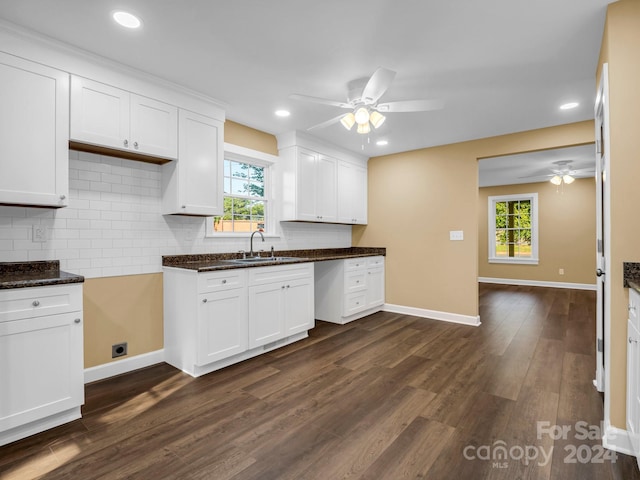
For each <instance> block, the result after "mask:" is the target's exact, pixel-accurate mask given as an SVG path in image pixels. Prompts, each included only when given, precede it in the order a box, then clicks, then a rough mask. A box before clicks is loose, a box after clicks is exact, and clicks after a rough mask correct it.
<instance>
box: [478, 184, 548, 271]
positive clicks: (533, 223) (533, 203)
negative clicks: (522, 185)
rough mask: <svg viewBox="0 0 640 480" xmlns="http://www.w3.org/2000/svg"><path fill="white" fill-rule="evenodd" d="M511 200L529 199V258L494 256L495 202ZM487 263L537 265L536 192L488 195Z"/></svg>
mask: <svg viewBox="0 0 640 480" xmlns="http://www.w3.org/2000/svg"><path fill="white" fill-rule="evenodd" d="M513 200H530V201H531V258H504V257H497V256H496V203H498V202H506V201H513ZM488 209H489V211H488V213H489V238H488V246H489V263H508V264H519V265H538V261H539V259H538V194H537V193H522V194H518V195H496V196H492V197H489V204H488Z"/></svg>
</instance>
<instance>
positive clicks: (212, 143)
mask: <svg viewBox="0 0 640 480" xmlns="http://www.w3.org/2000/svg"><path fill="white" fill-rule="evenodd" d="M222 129H223V126H222V122H219V121H217V120H214V119H211V118H208V117H204V116H202V115H198V114H196V113H192V112H188V111H185V110H180V160H179V161H178V162H175V165H172V166H170V168H172V169H175V172H174V173H173V174H174V175H177V177H178V178H177V184H176V187H177V192H176V197H177V200H174V201H173V203H174V205H173V206H172V207H171V210H173V211H171V212H170V213H184V214H188V215H221V214H222V213H223V203H222V161H223V155H224V154H223V142H224V141H223V138H222V136H223V131H222ZM163 174H164V173H163ZM167 213H169V212H167Z"/></svg>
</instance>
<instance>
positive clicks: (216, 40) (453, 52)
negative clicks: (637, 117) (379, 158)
mask: <svg viewBox="0 0 640 480" xmlns="http://www.w3.org/2000/svg"><path fill="white" fill-rule="evenodd" d="M608 3H609V0H561V1H558V0H535V1H531V0H485V1H482V2H480V1H473V0H449V1H446V0H444V1H443V0H440V1H437V2H436V1H432V0H404V1H402V2H398V1H393V0H321V1H309V0H306V1H305V0H273V1H265V0H216V1H212V0H189V1H177V0H100V1H99V0H91V1H88V0H56V1H55V2H52V1H51V0H19V1H17V0H0V18H3V19H5V20H7V21H9V22H12V23H15V24H18V25H21V26H24V27H26V28H29V29H32V30H35V31H37V32H40V33H42V34H44V35H47V36H50V37H53V38H55V39H57V40H60V41H63V42H66V43H69V44H72V45H75V46H77V47H80V48H83V49H86V50H88V51H91V52H94V53H96V54H99V55H102V56H104V57H108V58H110V59H113V60H116V61H118V62H121V63H123V64H126V65H129V66H132V67H135V68H138V69H140V70H143V71H145V72H148V73H151V74H154V75H157V76H160V77H163V78H165V79H168V80H170V81H173V82H176V83H179V84H182V85H184V86H187V87H189V88H191V89H194V90H197V91H200V92H202V93H205V94H207V95H209V96H211V97H214V98H216V99H218V100H219V101H221V102H223V103H224V107H225V109H226V112H227V118H229V119H230V120H233V121H236V122H239V123H242V124H245V125H248V126H251V127H254V128H257V129H259V130H263V131H265V132H268V133H272V134H279V133H283V132H286V131H290V130H293V129H299V130H304V129H306V128H308V127H310V126H313V125H315V124H317V123H320V122H323V121H325V120H327V119H329V118H331V117H334V116H336V115H338V114H340V113H341V112H344V111H343V110H340V109H337V108H335V107H329V106H323V105H317V104H310V103H305V102H301V101H295V100H291V99H289V98H288V96H289V95H290V94H293V93H297V94H304V95H311V96H316V97H324V98H330V99H335V100H339V101H343V100H345V98H346V93H347V92H346V89H347V87H346V86H347V82H349V81H350V80H353V79H356V78H360V77H368V76H370V75H371V74H372V73H373V72H374V71H375V69H376V68H377V67H379V66H384V67H386V68H389V69H391V70H395V71H396V72H397V76H396V78H395V80H394V82H393V84H392V85H391V87H390V88H389V89H388V91H387V93H386V94H385V95H384V96H383V97H382V101H396V100H409V99H422V98H441V99H443V100H444V101H445V102H446V105H445V108H444V109H443V110H440V111H436V112H428V113H392V114H388V119H387V121H386V122H385V124H384V125H383V126H382V127H381V128H380V130H379V131H376V132H375V133H374V134H372V135H371V136H370V137H371V143H370V144H366V141H367V136H366V135H359V134H357V133H355V131H351V132H347V131H346V130H345V129H344V128H343V127H342V126H341V125H340V124H334V125H332V126H330V127H327V128H325V129H322V130H314V131H313V134H314V135H317V136H319V137H321V138H324V139H326V140H329V141H331V142H333V143H335V144H338V145H341V146H343V147H345V148H348V149H350V150H353V151H356V152H362V146H363V145H364V146H365V149H364V153H365V154H367V155H368V156H375V155H381V154H387V153H394V152H398V151H406V150H412V149H416V148H421V147H428V146H433V145H442V144H447V143H453V142H458V141H463V140H470V139H475V138H482V137H488V136H493V135H500V134H504V133H511V132H517V131H524V130H530V129H535V128H540V127H546V126H552V125H559V124H564V123H571V122H576V121H581V120H587V119H591V118H593V102H594V96H595V95H594V92H595V71H596V64H597V58H598V54H599V49H600V42H601V39H602V31H603V25H604V18H605V12H606V6H607V4H608ZM116 8H122V9H127V10H130V11H132V12H134V13H137V14H138V15H139V16H140V17H141V18H142V19H143V22H144V28H142V29H141V30H140V31H125V30H123V29H122V28H121V27H118V26H117V25H115V24H114V23H113V22H112V20H111V18H110V12H111V11H112V10H114V9H116ZM568 101H578V102H580V107H579V108H577V109H575V110H571V111H560V110H559V109H558V106H559V105H560V104H561V103H564V102H568ZM280 108H285V109H288V110H290V111H291V116H290V117H288V118H286V119H282V118H277V117H275V116H274V113H273V112H274V111H275V110H276V109H280ZM354 130H355V129H354ZM379 138H384V139H387V140H388V141H389V145H388V146H386V147H377V146H375V144H374V142H375V140H377V139H379Z"/></svg>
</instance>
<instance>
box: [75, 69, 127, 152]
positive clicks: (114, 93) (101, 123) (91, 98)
mask: <svg viewBox="0 0 640 480" xmlns="http://www.w3.org/2000/svg"><path fill="white" fill-rule="evenodd" d="M129 100H130V97H129V92H126V91H124V90H121V89H119V88H115V87H112V86H109V85H105V84H104V83H99V82H94V81H92V80H88V79H86V78H81V77H76V76H72V77H71V130H70V137H71V140H77V141H80V142H85V143H90V144H93V145H101V146H104V147H110V148H117V149H122V150H125V149H128V147H129V140H130V137H129V131H130V127H129V120H130V114H129V111H130V107H129Z"/></svg>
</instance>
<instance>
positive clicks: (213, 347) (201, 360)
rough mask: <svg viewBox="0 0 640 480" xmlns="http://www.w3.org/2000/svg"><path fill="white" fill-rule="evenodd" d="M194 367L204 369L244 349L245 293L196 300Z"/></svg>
mask: <svg viewBox="0 0 640 480" xmlns="http://www.w3.org/2000/svg"><path fill="white" fill-rule="evenodd" d="M198 309H199V310H198V338H197V342H198V347H197V355H196V359H197V364H198V365H206V364H208V363H211V362H215V361H217V360H221V359H223V358H227V357H230V356H232V355H236V354H238V353H242V352H244V351H245V350H246V349H247V290H246V289H245V288H234V289H231V290H226V291H221V292H215V293H209V294H203V295H200V296H199V307H198Z"/></svg>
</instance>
